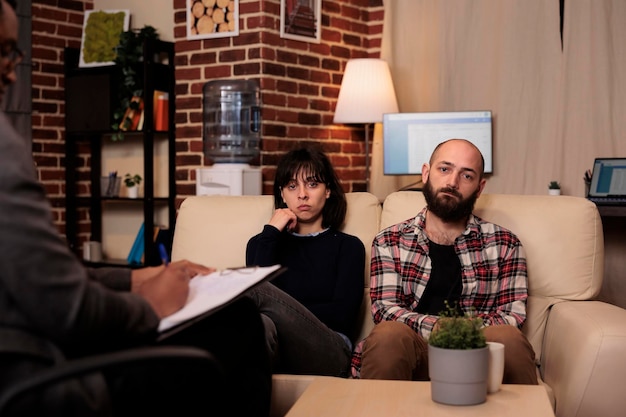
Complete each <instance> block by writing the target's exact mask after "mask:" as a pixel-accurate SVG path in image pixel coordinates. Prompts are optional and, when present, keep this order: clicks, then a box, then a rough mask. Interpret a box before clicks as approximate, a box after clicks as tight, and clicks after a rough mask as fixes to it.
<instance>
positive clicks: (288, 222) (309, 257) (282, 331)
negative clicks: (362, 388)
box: [246, 147, 365, 377]
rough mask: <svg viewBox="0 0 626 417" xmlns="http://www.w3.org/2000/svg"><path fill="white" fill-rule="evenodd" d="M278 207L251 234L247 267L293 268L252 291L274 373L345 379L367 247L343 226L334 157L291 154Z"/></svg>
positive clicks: (278, 188) (277, 186) (279, 174)
mask: <svg viewBox="0 0 626 417" xmlns="http://www.w3.org/2000/svg"><path fill="white" fill-rule="evenodd" d="M274 206H275V210H274V213H273V214H272V217H271V219H270V220H269V222H268V224H266V225H265V226H264V227H263V231H262V232H261V233H259V234H258V235H256V236H254V237H253V238H251V239H250V241H249V242H248V245H247V249H246V263H247V264H248V265H258V266H269V265H275V264H280V265H282V266H285V267H287V270H286V272H285V273H283V274H281V275H280V276H278V277H277V278H276V279H274V280H273V281H272V282H271V283H268V284H264V285H261V286H259V287H258V288H257V289H256V290H254V291H253V292H252V297H253V299H255V300H256V301H257V306H258V307H259V311H260V313H261V317H262V319H263V323H264V325H265V330H266V339H267V343H268V348H269V351H270V355H271V359H272V362H273V366H274V372H275V373H292V374H316V375H332V376H341V377H346V376H347V375H348V370H349V366H350V359H351V352H352V343H351V340H350V337H349V336H352V333H353V329H354V327H355V323H356V320H357V316H358V313H359V309H360V306H361V300H362V298H363V280H364V268H365V247H364V246H363V243H362V242H361V241H360V240H359V239H358V238H357V237H355V236H352V235H348V234H346V233H343V232H341V231H340V230H339V229H340V228H341V226H342V225H343V222H344V220H345V217H346V209H347V202H346V196H345V193H344V191H343V189H342V188H341V184H340V183H339V180H338V178H337V175H336V173H335V170H334V169H333V166H332V164H331V162H330V160H329V159H328V157H327V156H326V155H325V154H324V153H323V152H322V151H321V150H319V149H318V148H314V147H304V148H299V149H295V150H292V151H290V152H288V153H287V154H285V155H284V156H283V157H282V158H281V160H280V161H279V163H278V166H277V170H276V177H275V179H274Z"/></svg>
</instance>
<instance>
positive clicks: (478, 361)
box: [428, 304, 489, 405]
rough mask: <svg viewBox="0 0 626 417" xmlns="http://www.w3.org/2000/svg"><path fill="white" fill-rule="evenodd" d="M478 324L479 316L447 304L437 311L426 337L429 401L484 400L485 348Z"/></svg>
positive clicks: (486, 358) (475, 401)
mask: <svg viewBox="0 0 626 417" xmlns="http://www.w3.org/2000/svg"><path fill="white" fill-rule="evenodd" d="M446 305H447V304H446ZM482 324H483V323H482V320H481V319H480V318H478V317H476V316H472V315H471V314H469V313H466V314H462V313H461V312H459V311H458V310H457V309H456V308H452V307H450V306H447V309H446V311H444V312H442V313H441V318H440V319H439V320H438V321H437V324H436V325H435V329H434V330H433V332H432V333H431V335H430V338H429V339H428V372H429V376H430V381H431V397H432V399H433V401H435V402H438V403H442V404H451V405H472V404H480V403H483V402H485V400H486V398H487V381H488V371H489V348H488V346H487V342H486V340H485V335H484V334H483V331H482Z"/></svg>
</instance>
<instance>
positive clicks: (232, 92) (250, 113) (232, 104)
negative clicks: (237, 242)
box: [196, 80, 261, 195]
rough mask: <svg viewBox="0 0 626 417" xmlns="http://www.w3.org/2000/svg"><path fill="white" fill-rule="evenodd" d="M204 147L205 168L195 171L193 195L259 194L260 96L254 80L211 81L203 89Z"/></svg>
mask: <svg viewBox="0 0 626 417" xmlns="http://www.w3.org/2000/svg"><path fill="white" fill-rule="evenodd" d="M202 139H203V145H204V154H205V158H206V160H208V161H210V162H213V165H212V166H211V167H208V168H199V169H197V170H196V194H198V195H202V194H226V195H245V194H248V195H252V194H261V170H260V168H258V167H251V166H250V165H249V162H250V161H251V160H253V159H255V158H256V157H258V156H259V153H260V142H261V92H260V88H259V85H258V83H257V82H256V81H253V80H214V81H209V82H207V83H206V84H205V85H204V88H203V134H202Z"/></svg>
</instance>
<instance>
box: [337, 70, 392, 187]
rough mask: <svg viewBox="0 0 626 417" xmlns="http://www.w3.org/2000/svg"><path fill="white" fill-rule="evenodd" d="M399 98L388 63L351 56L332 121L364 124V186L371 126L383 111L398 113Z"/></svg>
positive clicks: (367, 182)
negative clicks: (397, 97) (397, 98)
mask: <svg viewBox="0 0 626 417" xmlns="http://www.w3.org/2000/svg"><path fill="white" fill-rule="evenodd" d="M397 112H398V101H397V100H396V93H395V90H394V88H393V81H392V80H391V72H390V71H389V66H388V65H387V62H386V61H384V60H382V59H375V58H359V59H351V60H349V61H348V63H347V64H346V71H345V72H344V74H343V79H342V81H341V88H340V90H339V97H338V99H337V106H336V108H335V117H334V119H333V123H344V124H364V125H365V186H366V189H367V191H369V182H370V150H369V142H370V138H369V131H370V125H371V124H373V123H380V122H382V121H383V114H385V113H397Z"/></svg>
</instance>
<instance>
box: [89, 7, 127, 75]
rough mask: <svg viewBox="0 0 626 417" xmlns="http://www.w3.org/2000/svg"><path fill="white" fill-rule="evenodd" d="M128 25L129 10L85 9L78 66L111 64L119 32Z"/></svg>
mask: <svg viewBox="0 0 626 417" xmlns="http://www.w3.org/2000/svg"><path fill="white" fill-rule="evenodd" d="M129 27H130V11H129V10H87V11H85V20H84V22H83V37H82V39H81V42H80V58H79V59H80V60H79V62H78V66H79V67H99V66H103V65H113V64H115V62H114V61H113V60H114V59H115V47H116V46H117V45H118V44H119V43H120V34H121V33H122V32H125V31H127V30H128V29H129Z"/></svg>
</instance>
